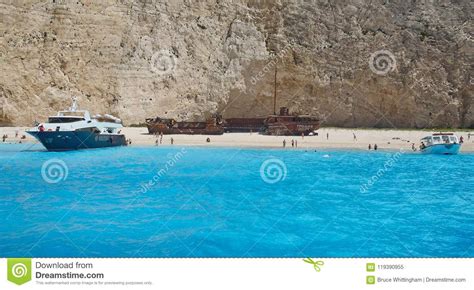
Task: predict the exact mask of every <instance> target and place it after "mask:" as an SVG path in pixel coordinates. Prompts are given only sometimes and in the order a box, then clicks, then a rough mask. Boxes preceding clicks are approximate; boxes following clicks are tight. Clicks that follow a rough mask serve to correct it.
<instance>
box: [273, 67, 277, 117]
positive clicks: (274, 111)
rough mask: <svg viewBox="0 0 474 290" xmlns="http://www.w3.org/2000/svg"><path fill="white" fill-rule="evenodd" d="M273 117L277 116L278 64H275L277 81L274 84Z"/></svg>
mask: <svg viewBox="0 0 474 290" xmlns="http://www.w3.org/2000/svg"><path fill="white" fill-rule="evenodd" d="M273 86H274V87H273V115H276V101H277V64H275V79H274V84H273Z"/></svg>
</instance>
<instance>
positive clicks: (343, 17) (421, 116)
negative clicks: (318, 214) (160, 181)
mask: <svg viewBox="0 0 474 290" xmlns="http://www.w3.org/2000/svg"><path fill="white" fill-rule="evenodd" d="M472 8H473V7H472V2H471V1H469V0H420V1H406V0H397V1H392V0H391V1H389V0H373V1H362V0H346V1H343V0H287V1H284V0H281V1H270V0H260V1H258V0H253V1H250V0H249V1H245V0H208V1H204V0H203V1H197V0H173V1H166V0H159V1H152V0H139V1H138V0H135V1H132V0H115V1H112V0H107V1H93V0H74V1H69V0H47V1H32V0H22V1H16V0H0V65H1V77H0V105H1V107H0V123H1V124H3V125H5V124H12V125H29V124H31V123H32V121H33V120H35V119H38V120H42V119H43V118H45V117H46V116H47V115H50V114H54V113H55V112H56V111H57V110H59V109H63V108H67V107H68V106H69V105H70V98H71V96H78V97H79V105H80V106H81V107H82V108H87V109H89V110H90V111H91V112H94V113H112V114H114V115H117V116H119V117H120V118H122V119H123V120H124V122H125V124H132V123H140V122H143V121H144V118H145V117H153V116H157V115H159V116H165V117H166V116H168V117H174V118H177V119H203V118H205V117H206V116H209V115H210V114H212V113H215V112H220V113H221V114H223V116H224V117H237V116H248V117H250V116H264V115H267V114H269V113H272V111H273V90H274V82H273V80H274V75H275V74H274V72H275V67H277V71H278V73H277V96H278V99H277V107H279V106H287V107H289V108H290V110H291V111H294V112H299V113H308V114H314V115H318V116H320V117H321V119H322V120H323V125H328V126H345V127H352V126H354V127H355V126H364V127H397V128H402V127H405V128H406V127H416V128H424V127H473V126H474V100H473V81H472V68H473V62H472V58H473V42H472V33H473V22H472V15H473V9H472Z"/></svg>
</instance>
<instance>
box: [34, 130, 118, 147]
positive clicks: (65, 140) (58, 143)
mask: <svg viewBox="0 0 474 290" xmlns="http://www.w3.org/2000/svg"><path fill="white" fill-rule="evenodd" d="M27 133H28V134H30V135H32V136H33V137H35V138H36V139H37V140H38V141H39V142H41V144H43V146H44V147H46V149H48V150H49V151H66V150H78V149H92V148H104V147H115V146H126V145H127V142H126V140H125V135H122V134H100V133H94V132H85V131H43V132H41V131H28V132H27Z"/></svg>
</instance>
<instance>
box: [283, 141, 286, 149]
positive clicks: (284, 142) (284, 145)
mask: <svg viewBox="0 0 474 290" xmlns="http://www.w3.org/2000/svg"><path fill="white" fill-rule="evenodd" d="M285 147H286V139H283V148H285Z"/></svg>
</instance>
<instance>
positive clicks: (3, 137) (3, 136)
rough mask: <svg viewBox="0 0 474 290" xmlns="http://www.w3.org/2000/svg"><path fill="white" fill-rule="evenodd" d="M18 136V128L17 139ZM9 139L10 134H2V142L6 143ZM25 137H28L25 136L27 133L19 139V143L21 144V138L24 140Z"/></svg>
mask: <svg viewBox="0 0 474 290" xmlns="http://www.w3.org/2000/svg"><path fill="white" fill-rule="evenodd" d="M18 136H19V133H18V130H17V131H15V139H17V138H18ZM7 139H8V134H3V135H2V142H3V143H5V142H6V141H7ZM24 139H26V136H25V135H21V137H20V141H18V143H20V144H21V143H22V142H21V140H24Z"/></svg>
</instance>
